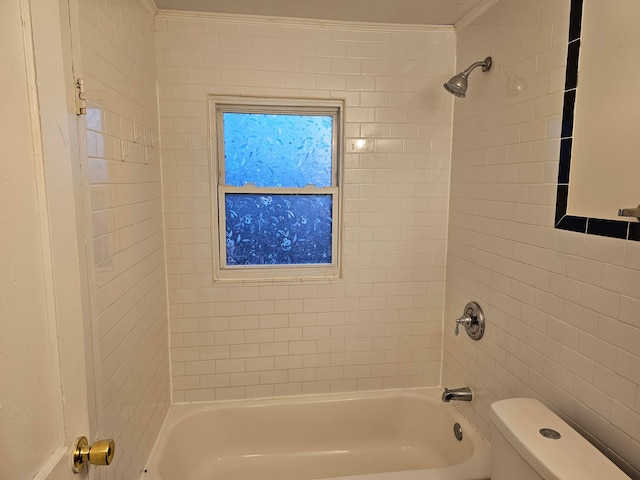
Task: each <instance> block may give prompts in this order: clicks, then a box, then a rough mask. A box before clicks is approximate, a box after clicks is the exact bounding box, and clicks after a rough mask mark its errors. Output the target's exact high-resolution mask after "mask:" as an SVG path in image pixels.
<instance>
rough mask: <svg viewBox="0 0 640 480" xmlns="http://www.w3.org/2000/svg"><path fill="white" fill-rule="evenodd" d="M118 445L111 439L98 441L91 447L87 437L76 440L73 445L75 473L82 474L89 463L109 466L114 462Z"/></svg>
mask: <svg viewBox="0 0 640 480" xmlns="http://www.w3.org/2000/svg"><path fill="white" fill-rule="evenodd" d="M115 448H116V444H115V442H114V441H113V440H111V439H106V440H98V441H97V442H94V443H93V445H89V441H88V440H87V437H78V438H76V441H75V443H74V444H73V467H72V468H71V469H72V470H73V473H80V472H81V471H82V470H83V469H84V466H85V465H86V464H87V463H90V464H92V465H109V464H110V463H111V461H112V460H113V454H114V453H115Z"/></svg>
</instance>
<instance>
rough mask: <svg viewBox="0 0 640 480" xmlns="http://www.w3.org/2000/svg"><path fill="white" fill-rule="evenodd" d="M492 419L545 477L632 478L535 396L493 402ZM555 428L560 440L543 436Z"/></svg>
mask: <svg viewBox="0 0 640 480" xmlns="http://www.w3.org/2000/svg"><path fill="white" fill-rule="evenodd" d="M491 420H492V421H493V423H494V425H495V426H496V427H497V428H498V429H499V430H500V432H502V434H503V435H504V436H505V438H506V439H507V440H508V441H509V443H511V445H512V446H513V447H514V448H515V449H516V451H517V452H518V453H519V454H520V455H521V456H522V457H523V458H524V459H525V460H526V461H527V462H528V463H529V464H530V465H531V466H532V467H533V468H535V469H536V470H537V471H538V473H539V474H540V475H541V476H542V477H544V478H545V479H546V480H573V479H607V480H629V477H628V476H627V475H625V473H624V472H623V471H622V470H620V469H619V468H618V467H617V466H616V465H615V464H614V463H612V462H611V461H610V460H609V459H608V458H607V457H605V456H604V455H603V454H602V453H601V452H600V451H599V450H598V449H596V448H595V447H594V446H593V445H591V444H590V443H589V442H588V441H587V440H586V439H585V438H584V437H583V436H581V435H580V434H579V433H578V432H577V431H575V430H574V429H573V428H572V427H571V426H570V425H569V424H567V423H566V422H565V421H564V420H562V419H561V418H560V417H558V416H557V415H556V414H555V413H553V412H552V411H551V410H549V409H548V408H547V407H545V406H544V405H543V404H542V403H540V402H539V401H538V400H535V399H532V398H509V399H507V400H500V401H498V402H494V403H493V404H492V405H491ZM544 428H546V429H552V430H555V431H557V432H558V433H559V434H560V438H559V439H550V438H546V437H544V436H543V435H542V434H541V433H540V430H541V429H544Z"/></svg>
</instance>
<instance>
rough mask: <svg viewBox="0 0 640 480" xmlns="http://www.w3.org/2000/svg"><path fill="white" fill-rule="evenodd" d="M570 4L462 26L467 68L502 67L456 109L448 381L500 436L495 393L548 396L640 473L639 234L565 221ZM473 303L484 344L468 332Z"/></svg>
mask: <svg viewBox="0 0 640 480" xmlns="http://www.w3.org/2000/svg"><path fill="white" fill-rule="evenodd" d="M569 7H570V2H569V1H557V0H544V1H543V0H535V1H532V0H529V1H527V0H510V1H499V2H497V3H496V4H495V5H494V6H493V7H491V8H490V9H489V10H488V11H487V12H485V13H484V14H483V15H482V16H480V17H479V18H478V19H476V20H475V21H473V22H472V23H471V24H470V25H469V26H467V27H466V28H464V29H463V30H462V31H461V32H460V33H459V34H458V39H457V40H458V46H457V56H458V66H459V67H461V66H466V65H467V64H470V63H471V62H473V61H477V60H478V59H481V58H484V57H485V56H486V55H493V58H494V61H495V64H494V70H493V71H492V72H490V73H489V74H482V75H481V74H477V73H474V75H473V76H472V77H471V78H470V79H469V83H470V87H469V94H468V97H467V98H466V99H465V100H464V101H456V107H455V115H454V125H453V147H452V149H453V153H452V166H451V170H452V171H451V200H450V214H449V236H448V244H447V251H448V255H447V282H446V306H445V315H444V358H443V379H442V383H443V385H447V386H451V385H453V386H458V385H469V386H471V387H472V388H473V389H474V390H475V392H476V401H474V402H472V403H471V404H465V405H460V408H461V409H462V410H463V412H464V413H465V414H466V415H467V416H468V418H470V419H471V421H472V422H473V423H474V424H475V425H476V427H478V428H479V429H480V431H481V432H482V433H483V435H485V436H486V437H487V438H489V428H490V427H489V422H490V420H489V405H490V404H491V403H492V402H493V401H495V400H499V399H502V398H508V397H517V396H525V397H535V398H539V399H542V400H543V401H544V402H546V403H547V404H548V405H550V406H551V407H552V408H554V409H555V410H556V411H558V412H560V413H561V414H562V415H563V416H565V418H568V419H569V421H571V422H572V423H573V424H574V425H576V426H577V427H578V429H579V430H581V431H582V432H583V433H585V434H586V435H587V437H588V438H590V439H591V440H592V441H594V442H595V443H596V444H599V445H601V446H602V444H605V445H607V447H608V448H610V449H611V450H613V452H615V453H613V452H611V451H609V455H610V456H611V457H612V458H616V457H617V456H622V457H624V459H625V460H626V461H627V462H630V463H631V464H632V466H633V467H634V468H635V470H632V469H631V468H627V470H628V473H630V474H631V475H632V477H633V478H640V356H639V355H640V313H639V312H640V245H639V242H635V241H626V240H619V239H614V238H607V237H599V236H594V235H584V234H579V233H574V232H568V231H564V230H555V229H554V228H553V224H554V213H555V197H556V180H557V172H558V155H559V151H560V127H561V125H560V123H561V121H560V120H561V116H562V104H563V92H564V84H565V75H564V72H565V68H564V65H565V59H566V52H567V38H568V25H569V22H568V17H569ZM463 68H464V67H463ZM621 114H622V113H621ZM592 140H593V141H594V142H596V141H607V139H606V138H605V139H598V138H594V139H592ZM472 299H473V300H476V301H478V302H479V303H480V304H481V305H482V307H483V308H484V312H485V315H486V317H487V322H488V323H487V330H486V335H485V337H484V338H483V339H482V340H481V341H480V342H472V341H469V339H468V338H466V335H464V334H461V335H460V336H458V337H456V336H454V326H453V323H452V320H453V319H454V318H455V317H456V315H460V314H461V313H462V309H463V307H464V305H465V303H466V302H467V301H469V300H472ZM593 437H597V440H594V438H593ZM603 449H604V450H605V451H607V448H603ZM618 463H619V464H621V465H623V464H624V461H623V460H620V459H619V458H618ZM627 467H629V466H628V465H627Z"/></svg>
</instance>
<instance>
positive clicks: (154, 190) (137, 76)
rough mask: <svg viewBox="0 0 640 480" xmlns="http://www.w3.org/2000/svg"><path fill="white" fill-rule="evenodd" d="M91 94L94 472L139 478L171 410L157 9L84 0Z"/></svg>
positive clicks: (119, 479) (84, 54) (83, 38)
mask: <svg viewBox="0 0 640 480" xmlns="http://www.w3.org/2000/svg"><path fill="white" fill-rule="evenodd" d="M78 6H79V12H78V13H79V15H80V19H81V22H80V25H81V31H80V35H79V40H80V42H79V43H80V47H81V48H80V50H81V55H80V56H81V60H82V61H81V63H79V64H78V65H77V67H78V66H80V65H81V66H82V77H83V78H84V81H85V87H86V95H87V115H86V117H85V118H86V127H87V128H86V138H87V156H88V159H87V165H86V166H87V169H86V173H84V175H83V177H84V180H86V181H87V184H88V189H89V192H88V194H89V198H88V207H87V209H88V210H90V214H91V223H90V226H91V230H90V231H89V232H87V235H88V236H89V238H88V240H89V241H90V242H92V243H91V247H90V248H89V255H91V256H92V258H91V259H90V262H89V263H90V266H89V274H90V275H89V285H90V293H91V298H92V327H93V330H94V332H93V343H94V344H93V351H94V359H95V360H94V361H95V370H94V372H92V373H94V374H95V390H96V396H97V398H96V407H97V410H98V412H97V413H98V420H97V421H98V425H97V431H96V432H95V434H97V435H98V436H99V438H113V439H114V440H115V442H116V445H117V448H116V454H115V456H114V460H113V464H112V465H111V466H110V467H109V468H108V469H97V470H96V472H95V473H94V475H96V477H95V478H100V479H109V480H125V479H133V478H137V477H138V476H139V475H140V472H141V471H142V470H143V469H144V462H145V461H146V459H147V458H148V456H149V453H150V451H151V448H152V447H153V443H154V441H155V438H156V436H157V434H158V432H159V431H160V427H161V425H162V421H163V420H164V417H165V416H166V412H167V410H168V408H169V402H170V392H169V372H168V370H169V359H168V351H167V350H168V347H167V344H168V340H167V337H168V328H167V304H166V282H165V277H166V274H165V259H164V242H163V232H162V185H161V182H160V180H161V174H160V150H159V143H158V137H159V135H158V121H157V110H156V109H157V104H156V98H155V97H156V95H155V66H154V57H153V15H152V13H151V12H150V11H148V10H147V9H146V8H145V7H144V6H143V4H142V3H141V2H131V1H127V0H114V1H110V2H108V4H106V5H105V2H103V1H96V0H80V1H79V3H78Z"/></svg>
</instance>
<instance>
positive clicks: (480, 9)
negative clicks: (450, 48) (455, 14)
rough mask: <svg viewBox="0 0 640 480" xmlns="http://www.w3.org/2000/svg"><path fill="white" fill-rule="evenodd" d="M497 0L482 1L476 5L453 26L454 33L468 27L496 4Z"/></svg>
mask: <svg viewBox="0 0 640 480" xmlns="http://www.w3.org/2000/svg"><path fill="white" fill-rule="evenodd" d="M498 1H499V0H484V1H482V2H480V4H478V6H476V7H475V8H474V9H473V10H471V11H470V12H469V13H467V14H466V15H465V16H464V17H462V19H460V20H459V21H458V22H456V24H455V25H454V28H455V31H456V33H459V32H460V31H461V30H462V29H463V28H465V27H467V26H469V25H470V24H471V23H472V22H473V21H474V20H475V19H477V18H478V17H480V15H482V14H483V13H484V12H486V11H487V10H489V9H490V8H491V7H492V6H493V5H495V4H496V3H498Z"/></svg>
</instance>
